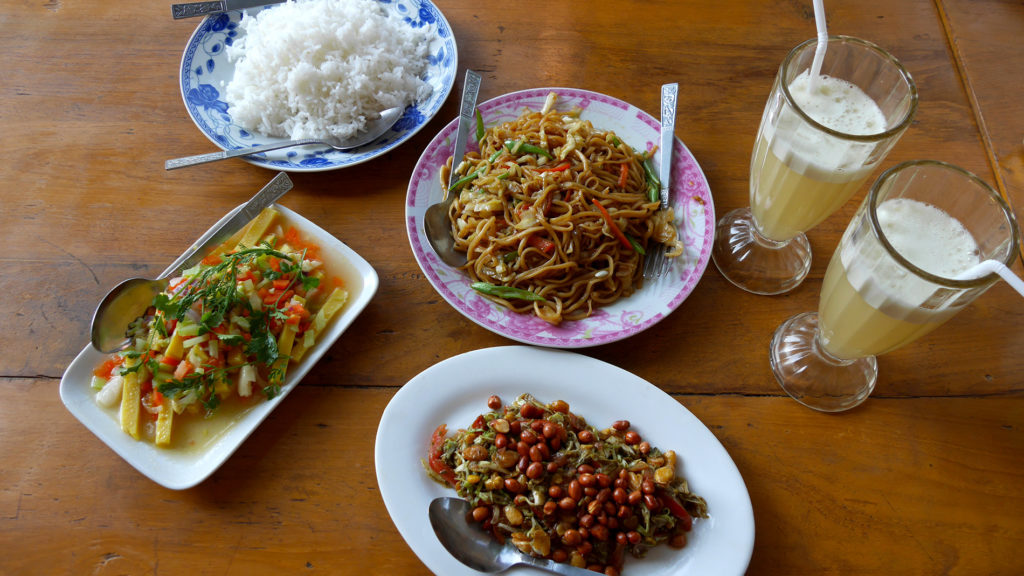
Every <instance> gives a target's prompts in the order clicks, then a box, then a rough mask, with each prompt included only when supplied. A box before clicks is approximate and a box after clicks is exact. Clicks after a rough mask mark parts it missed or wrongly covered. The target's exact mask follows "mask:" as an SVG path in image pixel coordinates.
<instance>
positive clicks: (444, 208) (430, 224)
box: [423, 70, 480, 268]
mask: <svg viewBox="0 0 1024 576" xmlns="http://www.w3.org/2000/svg"><path fill="white" fill-rule="evenodd" d="M463 84H464V85H463V87H462V108H461V111H460V113H459V126H458V128H457V129H456V132H455V150H454V152H453V153H452V172H451V174H450V175H449V176H448V186H447V187H446V188H445V189H444V190H443V191H442V193H443V194H444V197H443V198H442V199H441V201H440V202H438V203H436V204H432V205H430V206H429V207H428V208H427V212H426V214H424V215H423V231H424V232H426V234H427V241H428V242H430V247H431V248H433V249H434V252H436V253H437V255H438V256H440V257H441V260H442V261H443V262H444V263H445V264H447V265H449V266H453V267H455V268H458V267H459V266H463V265H465V264H466V254H465V253H464V252H458V251H456V250H455V238H453V237H452V226H451V223H450V222H449V220H448V209H449V208H450V207H451V205H452V200H454V199H455V194H454V193H453V192H452V185H453V184H454V183H455V181H456V180H457V178H456V176H455V168H456V167H458V165H459V163H460V162H462V156H463V155H464V154H465V153H466V139H467V138H468V137H469V127H470V126H471V125H472V124H473V113H474V111H475V110H476V97H477V95H478V94H479V93H480V75H479V74H477V73H476V72H474V71H472V70H466V81H465V82H464V83H463Z"/></svg>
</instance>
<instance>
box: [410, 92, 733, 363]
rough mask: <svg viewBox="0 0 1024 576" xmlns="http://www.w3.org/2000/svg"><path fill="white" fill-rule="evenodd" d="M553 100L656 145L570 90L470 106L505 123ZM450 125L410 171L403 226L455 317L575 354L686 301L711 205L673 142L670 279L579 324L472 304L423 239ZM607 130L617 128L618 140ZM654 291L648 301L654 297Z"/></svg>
mask: <svg viewBox="0 0 1024 576" xmlns="http://www.w3.org/2000/svg"><path fill="white" fill-rule="evenodd" d="M552 91H553V92H557V93H558V97H559V100H558V102H559V106H560V107H566V106H579V107H581V108H582V109H583V110H584V112H583V115H584V117H588V118H589V119H591V121H593V122H594V125H595V126H596V127H597V128H600V129H609V128H611V129H615V130H616V132H617V133H619V134H620V136H622V137H623V139H624V140H627V141H631V142H632V143H633V145H634V146H635V147H636V146H637V145H638V144H640V143H641V142H640V141H641V140H642V141H643V145H644V146H646V147H647V149H650V147H651V146H653V143H654V142H656V141H657V139H658V130H659V129H660V126H661V125H660V123H659V122H658V121H657V120H656V119H655V118H653V117H652V116H651V115H650V114H647V113H646V112H644V111H642V110H639V109H637V108H634V107H633V106H631V105H629V104H627V103H625V102H623V101H621V100H619V99H617V98H613V97H611V96H606V95H604V94H598V93H596V92H590V91H587V90H579V89H574V88H538V89H531V90H523V91H519V92H512V93H509V94H505V95H503V96H498V97H496V98H493V99H491V100H488V101H486V102H484V103H482V104H480V105H479V106H478V108H479V109H480V112H481V114H482V115H483V118H484V121H485V122H487V123H489V124H493V122H495V121H505V120H511V119H513V118H515V117H516V116H518V115H519V114H520V113H521V112H522V111H523V109H524V108H526V107H529V108H532V109H539V108H540V107H541V106H542V105H543V103H544V100H545V98H546V97H547V95H548V93H550V92H552ZM456 125H457V122H456V121H455V120H453V121H451V122H450V123H449V124H448V125H447V126H445V127H444V128H443V129H441V131H440V132H439V133H438V134H437V136H435V137H434V138H433V140H431V141H430V144H428V145H427V147H426V149H425V150H424V151H423V154H422V155H421V156H420V158H419V160H418V161H417V162H416V167H415V168H414V170H413V173H412V178H411V179H410V181H409V190H408V194H407V197H406V226H407V233H408V235H409V243H410V247H411V248H412V252H413V255H414V256H415V258H416V261H417V263H418V264H419V265H420V268H421V269H422V270H423V272H424V274H425V275H426V277H427V279H428V281H429V282H430V283H431V285H432V286H433V287H434V289H435V290H437V291H438V293H439V294H440V295H441V296H442V297H443V298H444V299H445V300H446V301H447V302H448V303H449V304H451V305H452V306H453V307H454V308H455V309H456V310H458V311H459V312H460V313H462V314H463V315H465V316H466V317H467V318H469V319H470V320H472V321H473V322H475V323H477V324H479V325H480V326H483V327H484V328H487V329H488V330H491V331H493V332H495V333H497V334H500V335H502V336H505V337H507V338H510V339H512V340H516V341H519V342H523V343H526V344H536V345H539V346H548V347H553V348H583V347H589V346H597V345H599V344H607V343H610V342H615V341H618V340H621V339H623V338H627V337H629V336H632V335H633V334H637V333H639V332H642V331H643V330H646V329H647V328H650V327H651V326H653V325H654V324H656V323H658V322H659V321H660V320H661V319H662V318H664V317H665V316H667V315H668V314H669V313H671V312H672V311H673V310H675V309H676V308H677V307H679V305H680V304H681V303H682V302H683V300H685V299H686V297H687V296H689V294H690V293H691V292H692V291H693V289H694V287H695V286H696V285H697V282H698V281H699V280H700V278H701V276H702V275H703V274H704V271H705V269H706V268H707V265H708V261H709V260H710V256H711V241H712V237H713V235H714V222H715V216H714V203H713V201H712V198H711V189H710V187H709V186H708V182H707V179H706V178H705V177H704V173H703V172H702V171H701V169H700V166H699V165H698V164H697V161H696V159H695V158H694V157H693V155H692V154H691V153H690V151H689V150H688V149H687V148H686V146H685V145H684V144H683V143H682V142H681V141H680V140H679V139H678V138H676V142H675V147H674V150H673V154H672V164H673V166H672V193H673V206H674V208H675V211H676V221H677V223H679V224H680V225H681V226H682V230H681V232H682V235H683V238H684V243H685V245H686V247H687V259H688V260H695V261H688V262H686V263H685V265H682V266H680V265H679V264H678V263H677V264H676V265H674V266H673V267H672V268H671V272H672V273H671V276H670V277H668V278H663V279H662V280H661V281H660V282H658V283H656V285H655V286H652V287H645V288H643V289H641V290H639V291H637V292H636V293H634V294H633V295H632V296H630V297H629V298H624V299H622V300H620V301H619V302H616V303H615V304H612V305H611V306H607V307H604V308H599V309H597V310H595V312H594V313H593V314H592V315H591V316H590V317H589V318H586V319H584V320H578V321H572V322H563V323H562V324H561V325H560V326H557V327H556V326H551V325H550V324H548V323H547V322H544V321H543V320H541V319H539V318H537V317H536V316H533V315H530V314H516V313H514V312H511V311H509V310H507V309H505V308H503V307H501V306H498V305H497V304H495V303H493V302H491V301H490V300H488V299H486V298H484V297H483V296H480V295H479V294H477V293H476V292H474V291H473V290H472V289H471V288H470V287H469V284H470V282H469V278H468V277H467V276H466V275H465V274H463V273H462V272H460V271H458V270H456V269H454V268H451V267H450V266H448V265H446V264H444V263H443V262H441V260H440V259H439V258H438V257H437V255H436V254H434V252H433V250H432V249H431V248H430V245H429V243H428V242H427V240H426V236H425V233H424V232H423V214H424V212H425V211H426V209H427V206H428V205H429V204H430V203H432V202H436V201H438V200H440V197H441V185H440V182H439V180H438V176H437V172H438V170H439V168H440V166H442V165H443V164H444V163H445V162H446V161H447V159H448V156H449V155H450V154H451V147H452V143H453V141H454V134H455V129H456ZM615 126H619V127H621V130H622V131H623V132H631V134H629V136H628V137H627V136H626V134H624V133H620V132H619V130H618V129H616V128H615ZM654 291H656V293H654Z"/></svg>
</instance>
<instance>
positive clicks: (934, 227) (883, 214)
mask: <svg viewBox="0 0 1024 576" xmlns="http://www.w3.org/2000/svg"><path fill="white" fill-rule="evenodd" d="M875 213H876V214H878V223H879V224H880V225H881V226H882V230H883V231H884V232H885V237H886V238H887V239H888V240H889V243H890V244H892V246H893V248H895V249H896V251H897V252H899V253H900V255H901V256H903V257H904V258H906V259H907V260H909V261H910V262H911V263H912V264H913V265H914V266H917V267H918V268H920V269H922V270H924V271H926V272H930V273H932V274H935V275H936V276H942V277H944V278H954V277H956V276H957V275H959V274H960V273H961V272H964V271H965V270H967V269H968V268H970V267H971V266H974V265H975V264H977V263H978V262H981V257H980V255H979V251H978V244H977V243H976V242H975V241H974V237H972V236H971V233H970V232H969V231H968V230H967V229H966V228H964V225H963V224H961V223H960V221H959V220H957V219H956V218H953V217H952V216H950V215H949V214H946V213H945V212H943V211H942V210H940V209H938V208H936V207H935V206H932V205H931V204H925V203H924V202H920V201H918V200H911V199H910V198H891V199H889V200H886V201H885V202H882V203H881V204H879V206H878V208H877V209H876V210H875Z"/></svg>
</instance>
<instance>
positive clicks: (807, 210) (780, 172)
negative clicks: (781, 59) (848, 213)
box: [750, 72, 886, 242]
mask: <svg viewBox="0 0 1024 576" xmlns="http://www.w3.org/2000/svg"><path fill="white" fill-rule="evenodd" d="M789 93H790V95H791V96H792V98H793V100H794V102H795V103H796V104H797V105H798V106H799V107H800V109H801V110H803V111H804V113H806V114H807V115H808V116H810V117H811V118H813V119H814V121H815V122H817V123H819V124H821V125H823V126H826V127H828V128H830V129H832V130H834V131H836V132H840V133H842V134H852V135H870V134H879V133H882V132H884V131H885V129H886V121H885V115H884V114H883V113H882V110H881V109H880V108H879V107H878V105H877V104H876V103H875V102H874V101H873V100H872V99H871V98H870V97H869V96H868V95H867V94H865V93H864V92H863V91H862V90H861V89H860V88H858V87H857V86H855V85H853V84H851V83H849V82H846V81H844V80H840V79H837V78H831V77H828V76H821V77H820V78H819V81H818V82H817V86H816V88H814V89H813V90H812V88H811V86H810V82H809V77H808V73H807V72H804V73H803V74H801V75H799V76H797V77H796V78H795V79H794V80H793V81H792V82H791V83H790V84H789ZM766 110H768V111H771V110H772V107H771V106H768V107H767V109H766ZM874 148H875V145H874V144H873V143H865V142H858V141H856V140H850V139H844V138H842V137H840V136H837V135H835V134H829V133H827V132H825V131H823V130H821V128H820V127H819V126H814V125H813V124H812V123H809V122H807V121H806V120H805V119H804V118H802V117H801V116H800V115H799V114H798V113H797V112H796V111H795V110H793V109H792V108H791V107H788V106H783V107H782V108H781V109H780V110H779V111H778V112H777V117H775V118H772V117H769V116H768V112H766V117H765V118H764V119H763V120H762V122H761V132H760V134H759V135H758V141H757V144H756V146H755V147H754V155H753V159H752V162H751V167H750V171H751V174H750V176H751V178H750V182H751V191H750V209H751V211H752V212H753V215H754V220H755V221H756V223H757V227H758V231H759V232H760V233H761V234H762V235H764V236H765V237H767V238H769V239H772V240H776V241H780V242H781V241H785V240H789V239H790V238H793V237H794V236H796V235H798V234H800V233H801V232H804V231H806V230H809V229H811V228H813V227H814V226H816V225H817V224H818V223H819V222H821V221H822V220H824V219H825V218H827V217H828V216H829V215H830V214H832V213H833V212H835V211H836V210H837V209H838V208H839V207H840V206H842V205H843V204H845V203H846V201H847V200H849V199H850V197H851V196H853V194H854V193H855V192H856V191H857V190H858V189H859V188H860V186H861V184H862V183H863V182H864V180H865V179H866V178H867V177H868V176H869V175H870V174H871V172H872V171H873V170H874V168H875V166H876V165H877V163H878V162H879V161H880V160H881V158H880V157H876V156H874V155H873V154H872V152H873V150H874Z"/></svg>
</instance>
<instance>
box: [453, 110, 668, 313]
mask: <svg viewBox="0 0 1024 576" xmlns="http://www.w3.org/2000/svg"><path fill="white" fill-rule="evenodd" d="M555 100H556V95H555V94H554V93H552V94H550V95H549V97H548V99H547V102H546V103H545V105H544V109H543V110H541V111H540V112H537V111H525V112H524V113H523V114H522V115H521V116H520V117H519V118H517V119H516V120H514V121H512V122H506V123H504V124H499V125H496V126H493V127H491V128H490V129H488V130H487V131H486V132H485V134H484V137H483V138H482V140H481V141H480V150H479V152H477V151H471V152H469V153H467V154H466V156H465V158H463V159H461V162H460V163H459V164H458V167H457V168H456V170H457V174H459V175H461V176H462V177H461V178H460V179H459V181H458V183H457V184H456V186H455V187H454V188H455V189H454V190H453V192H451V193H455V194H458V196H457V198H456V199H455V201H454V202H453V203H452V207H451V211H450V213H449V218H450V220H451V223H452V233H453V235H454V237H455V248H456V250H459V251H464V252H466V254H467V259H468V262H467V264H466V266H465V267H464V270H465V271H466V272H467V273H468V274H469V275H470V276H471V277H472V279H473V280H474V282H475V284H474V288H476V289H477V290H479V291H480V292H482V293H484V294H485V295H487V297H489V298H491V299H492V300H494V301H496V302H499V303H501V304H502V305H504V306H507V307H508V308H510V309H512V310H515V311H516V312H520V313H526V312H530V311H532V312H534V313H535V314H537V316H539V317H540V318H542V319H544V320H546V321H547V322H550V323H551V324H556V325H557V324H558V323H560V322H561V321H563V320H579V319H583V318H586V317H588V316H590V314H591V313H592V312H593V310H594V308H595V307H598V306H602V305H607V304H610V303H612V302H615V301H616V300H618V299H619V298H622V297H626V296H629V295H630V294H632V293H633V292H634V291H635V290H636V289H637V288H639V287H640V285H641V283H642V276H643V270H642V268H643V258H644V254H645V253H646V251H647V250H648V249H649V247H653V246H654V243H662V244H665V245H666V249H667V251H666V256H669V257H675V256H678V255H680V254H681V253H682V251H683V247H682V243H681V242H680V241H679V240H678V239H677V238H676V229H675V227H674V225H673V222H672V218H673V216H672V211H671V209H669V210H660V209H659V203H658V199H657V187H658V183H657V180H656V179H655V177H654V176H653V173H652V172H651V169H650V167H649V166H645V162H646V161H647V159H648V157H649V153H646V152H645V153H637V152H635V151H634V150H633V149H632V148H631V147H630V146H629V145H628V144H627V143H625V142H623V141H621V140H620V139H619V138H618V137H617V136H616V135H615V134H614V133H613V132H610V131H601V130H597V129H595V128H594V127H593V126H592V125H591V123H590V122H589V121H587V120H582V119H580V117H579V116H580V112H581V111H580V110H579V109H578V108H577V109H573V110H571V111H568V112H564V111H558V110H556V109H555ZM450 171H451V165H450V164H449V165H447V166H445V167H444V169H442V170H441V174H440V176H441V182H442V186H447V182H448V175H449V173H450ZM652 188H653V191H652Z"/></svg>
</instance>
